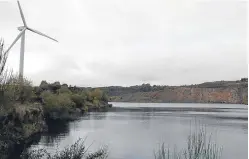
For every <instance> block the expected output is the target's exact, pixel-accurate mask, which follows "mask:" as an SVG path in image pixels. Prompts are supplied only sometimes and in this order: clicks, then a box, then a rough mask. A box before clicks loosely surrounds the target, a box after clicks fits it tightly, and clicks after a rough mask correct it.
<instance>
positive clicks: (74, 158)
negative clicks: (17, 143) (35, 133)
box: [21, 139, 107, 159]
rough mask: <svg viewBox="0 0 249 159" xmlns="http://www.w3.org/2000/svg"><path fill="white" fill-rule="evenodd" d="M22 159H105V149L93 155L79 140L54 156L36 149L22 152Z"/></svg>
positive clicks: (43, 150)
mask: <svg viewBox="0 0 249 159" xmlns="http://www.w3.org/2000/svg"><path fill="white" fill-rule="evenodd" d="M21 158H22V159H42V158H46V159H106V158H107V148H106V147H104V148H101V149H99V150H97V151H96V152H93V153H88V152H87V148H86V146H85V145H84V140H82V139H79V140H78V141H76V142H75V143H74V144H73V145H71V146H69V147H66V148H65V149H64V150H62V151H59V152H56V153H55V154H54V155H53V154H50V153H48V152H47V151H46V150H45V149H37V150H33V151H30V152H23V154H22V155H21Z"/></svg>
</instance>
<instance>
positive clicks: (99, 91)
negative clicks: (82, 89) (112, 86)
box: [91, 88, 103, 100]
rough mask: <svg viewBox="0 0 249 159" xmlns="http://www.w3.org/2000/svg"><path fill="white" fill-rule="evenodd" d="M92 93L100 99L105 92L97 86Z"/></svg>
mask: <svg viewBox="0 0 249 159" xmlns="http://www.w3.org/2000/svg"><path fill="white" fill-rule="evenodd" d="M91 95H92V97H93V98H94V97H96V98H97V99H98V100H101V99H102V96H103V92H102V91H101V90H100V89H99V88H96V89H94V90H93V91H92V92H91Z"/></svg>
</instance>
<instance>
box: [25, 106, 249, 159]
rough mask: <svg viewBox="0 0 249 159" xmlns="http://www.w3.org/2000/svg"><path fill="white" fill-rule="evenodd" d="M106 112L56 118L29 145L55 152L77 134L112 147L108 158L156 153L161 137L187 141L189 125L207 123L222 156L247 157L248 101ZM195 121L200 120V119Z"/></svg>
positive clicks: (141, 158) (179, 143)
mask: <svg viewBox="0 0 249 159" xmlns="http://www.w3.org/2000/svg"><path fill="white" fill-rule="evenodd" d="M112 104H113V108H112V109H111V110H110V111H108V112H93V113H89V114H88V115H86V116H84V117H82V118H81V119H80V120H78V121H74V122H69V123H55V124H54V123H52V124H50V125H49V132H48V133H46V134H43V135H42V137H41V139H40V141H39V142H38V143H35V144H33V145H32V146H31V147H30V149H35V148H46V149H47V150H48V151H51V152H55V151H56V149H59V150H60V149H62V148H64V147H65V146H68V145H70V144H73V143H74V142H75V141H76V140H77V139H78V138H79V137H80V138H85V137H87V139H86V145H91V144H92V146H91V147H90V151H92V150H95V149H97V148H99V147H100V146H103V145H108V147H109V158H110V159H152V158H154V156H153V151H154V150H155V149H156V148H158V146H159V143H163V142H164V143H165V145H166V146H167V147H169V148H172V149H173V148H174V147H175V146H176V147H177V149H179V150H180V149H182V148H184V147H186V141H187V137H188V135H189V134H190V130H191V129H192V130H193V129H195V126H196V125H200V124H201V125H204V126H205V127H206V131H207V134H210V133H212V138H213V141H214V142H216V143H217V144H218V145H219V146H221V147H222V149H223V150H222V159H234V158H240V159H246V158H247V147H248V146H247V139H248V137H247V134H248V126H247V118H248V114H247V106H245V105H233V104H232V105H228V104H166V103H164V104H159V103H146V104H145V103H112ZM196 123H197V124H196Z"/></svg>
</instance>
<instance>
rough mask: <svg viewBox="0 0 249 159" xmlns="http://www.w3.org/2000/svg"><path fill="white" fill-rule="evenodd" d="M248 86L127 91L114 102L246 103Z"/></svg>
mask: <svg viewBox="0 0 249 159" xmlns="http://www.w3.org/2000/svg"><path fill="white" fill-rule="evenodd" d="M247 96H248V87H247V86H243V87H242V86H241V87H240V86H239V87H226V88H195V87H166V88H164V90H160V91H150V92H135V93H125V94H121V95H120V96H114V97H112V98H111V101H114V102H165V103H168V102H172V103H230V104H246V103H247Z"/></svg>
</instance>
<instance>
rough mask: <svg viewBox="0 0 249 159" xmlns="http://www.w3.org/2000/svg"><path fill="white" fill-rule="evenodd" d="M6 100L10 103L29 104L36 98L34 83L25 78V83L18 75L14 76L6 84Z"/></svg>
mask: <svg viewBox="0 0 249 159" xmlns="http://www.w3.org/2000/svg"><path fill="white" fill-rule="evenodd" d="M6 85H7V86H6V90H5V95H4V96H5V99H7V100H10V101H17V100H18V101H22V102H28V101H30V100H31V98H32V97H33V96H34V92H33V87H32V82H31V81H30V80H28V79H27V78H23V83H22V84H21V81H20V79H19V77H18V76H17V75H15V76H12V77H11V78H10V79H8V81H7V82H6Z"/></svg>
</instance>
